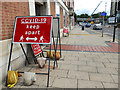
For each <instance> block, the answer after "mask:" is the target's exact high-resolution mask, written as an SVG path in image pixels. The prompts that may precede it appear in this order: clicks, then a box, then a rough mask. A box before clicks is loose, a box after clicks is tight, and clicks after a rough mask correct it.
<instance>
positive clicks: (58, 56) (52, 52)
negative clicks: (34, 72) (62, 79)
mask: <svg viewBox="0 0 120 90" xmlns="http://www.w3.org/2000/svg"><path fill="white" fill-rule="evenodd" d="M49 53H50V51H47V57H49ZM50 58H51V59H54V58H55V51H51V57H50ZM56 59H57V60H59V59H60V52H56Z"/></svg>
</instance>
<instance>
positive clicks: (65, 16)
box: [65, 12, 67, 27]
mask: <svg viewBox="0 0 120 90" xmlns="http://www.w3.org/2000/svg"><path fill="white" fill-rule="evenodd" d="M65 27H67V13H66V12H65Z"/></svg>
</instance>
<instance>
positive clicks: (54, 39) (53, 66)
mask: <svg viewBox="0 0 120 90" xmlns="http://www.w3.org/2000/svg"><path fill="white" fill-rule="evenodd" d="M52 36H53V45H54V51H55V59H54V66H53V69H55V62H56V48H55V39H54V34H53V30H52Z"/></svg>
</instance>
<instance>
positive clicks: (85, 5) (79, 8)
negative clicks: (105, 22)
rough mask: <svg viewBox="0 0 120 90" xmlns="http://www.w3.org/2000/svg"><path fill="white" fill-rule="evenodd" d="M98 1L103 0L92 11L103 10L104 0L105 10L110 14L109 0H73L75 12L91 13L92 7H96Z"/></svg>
mask: <svg viewBox="0 0 120 90" xmlns="http://www.w3.org/2000/svg"><path fill="white" fill-rule="evenodd" d="M100 1H103V2H102V3H101V4H100V6H99V7H98V8H97V10H96V11H95V12H94V14H95V13H98V12H102V11H105V2H107V4H106V12H107V15H110V5H111V0H74V10H75V13H76V14H78V15H79V14H83V13H87V14H89V15H91V14H92V12H93V11H94V9H95V8H96V7H97V5H98V4H99V3H100Z"/></svg>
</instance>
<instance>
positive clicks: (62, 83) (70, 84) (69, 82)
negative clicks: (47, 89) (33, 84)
mask: <svg viewBox="0 0 120 90" xmlns="http://www.w3.org/2000/svg"><path fill="white" fill-rule="evenodd" d="M52 87H58V88H77V79H69V78H56V79H55V80H54V82H53V85H52Z"/></svg>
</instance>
